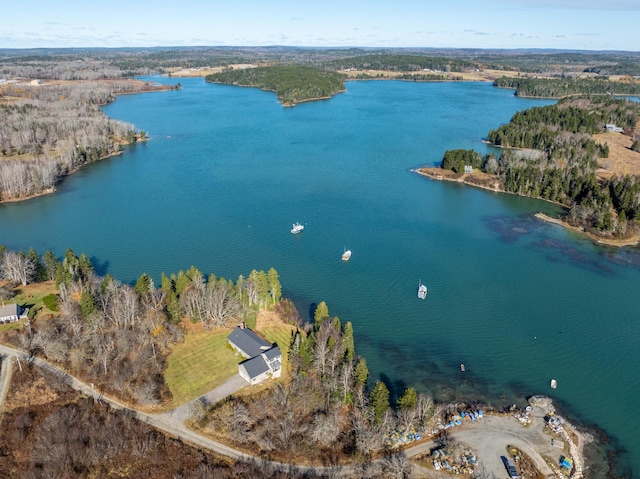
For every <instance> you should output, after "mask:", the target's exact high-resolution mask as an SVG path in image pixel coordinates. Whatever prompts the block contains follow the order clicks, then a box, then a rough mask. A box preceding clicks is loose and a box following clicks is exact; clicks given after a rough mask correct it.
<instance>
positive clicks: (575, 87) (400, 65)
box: [0, 47, 640, 201]
mask: <svg viewBox="0 0 640 479" xmlns="http://www.w3.org/2000/svg"><path fill="white" fill-rule="evenodd" d="M636 60H637V58H636V55H635V54H633V53H629V52H617V53H615V54H613V53H612V54H608V55H604V54H601V53H597V52H584V53H575V52H558V53H548V52H542V53H527V52H518V53H517V54H514V53H512V52H509V51H506V50H497V51H475V50H451V49H446V50H437V49H360V48H351V49H337V48H335V49H300V48H293V47H254V48H250V47H230V48H223V47H219V48H215V47H199V48H196V47H184V48H155V49H148V50H145V51H137V50H135V49H121V50H118V49H113V50H108V49H107V50H105V49H34V50H24V51H22V50H20V51H14V50H6V49H4V50H2V49H0V119H1V120H2V121H0V201H17V200H21V199H26V198H31V197H34V196H38V195H40V194H43V193H47V192H51V191H54V189H55V185H56V183H57V182H58V181H59V180H60V178H62V177H63V176H64V175H67V174H69V173H72V172H74V171H76V170H77V169H78V168H80V167H82V166H83V165H84V164H87V163H90V162H92V161H96V160H98V159H101V158H105V157H108V156H111V155H114V154H118V153H119V152H120V151H121V149H122V145H123V144H127V143H133V142H135V141H138V140H139V139H141V138H144V136H145V133H144V132H143V131H137V130H136V128H135V126H133V125H129V124H126V123H123V122H119V121H114V120H110V119H108V118H106V116H105V115H104V114H103V113H102V112H101V111H100V109H99V106H100V105H103V104H105V103H108V102H109V101H113V99H114V97H115V95H118V94H123V93H135V92H141V91H149V90H157V89H159V88H161V87H159V86H157V85H150V84H148V83H146V84H144V83H143V84H138V83H136V82H133V81H132V80H131V78H132V77H133V76H135V75H143V74H144V75H148V74H151V73H164V74H169V73H171V71H172V69H175V68H201V67H205V66H221V67H228V71H223V72H221V73H218V74H215V75H212V76H210V77H207V81H212V82H220V83H225V84H235V85H244V86H256V87H259V88H263V89H267V90H272V91H275V92H276V94H277V96H278V98H279V99H280V100H281V101H282V103H283V104H285V105H287V106H291V105H295V104H296V103H298V102H302V101H309V100H313V99H320V98H329V97H331V96H332V95H334V94H336V93H338V92H340V91H342V90H344V88H345V86H344V85H345V79H346V76H345V75H344V74H343V73H340V72H339V70H341V71H347V70H358V69H363V72H361V73H360V74H359V75H356V78H360V79H375V78H380V75H382V73H378V74H375V75H373V76H372V75H371V74H369V73H366V72H367V71H374V72H375V71H379V72H388V73H389V75H391V76H389V78H395V79H398V80H405V81H456V80H461V79H462V77H461V76H459V74H460V73H461V72H470V71H479V70H482V69H485V68H491V69H497V70H504V71H509V72H513V71H514V70H518V69H519V70H522V71H523V72H529V74H544V75H546V76H551V77H552V78H551V79H536V78H523V77H518V78H515V79H513V78H512V79H509V78H506V77H505V78H501V79H498V80H496V82H495V83H494V85H495V86H501V87H509V88H517V92H518V94H521V95H531V96H554V97H555V96H559V95H564V94H576V93H580V92H583V91H584V90H588V92H589V93H594V92H598V93H602V92H607V93H612V92H613V93H615V94H633V93H634V92H635V93H636V94H637V92H638V89H639V88H640V87H639V86H638V85H639V83H638V81H637V80H634V79H633V78H631V77H629V79H626V80H625V79H623V80H622V81H615V82H614V81H611V80H610V79H609V77H608V76H607V75H610V74H614V73H615V74H617V75H625V74H626V75H628V76H631V75H635V74H636V73H637V68H635V67H634V65H636V62H635V61H636ZM237 63H255V64H258V65H269V66H261V67H258V68H250V69H233V68H231V67H230V65H233V64H237ZM452 73H453V75H452ZM585 73H586V74H589V75H591V76H594V75H595V77H596V78H587V79H581V78H573V77H574V76H577V75H582V74H585ZM554 77H555V78H554ZM385 78H386V77H385ZM162 88H167V87H166V86H165V87H162Z"/></svg>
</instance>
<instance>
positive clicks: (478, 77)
mask: <svg viewBox="0 0 640 479" xmlns="http://www.w3.org/2000/svg"><path fill="white" fill-rule="evenodd" d="M340 73H343V74H345V75H347V79H350V80H353V79H355V78H357V77H358V75H363V74H364V75H369V76H370V77H374V78H376V77H379V78H380V79H394V78H396V77H399V76H401V75H442V76H443V77H444V78H445V80H446V79H451V80H453V79H455V78H462V80H463V81H487V82H489V81H490V82H492V81H493V80H495V79H496V78H498V77H502V76H509V77H515V76H518V75H519V73H518V72H513V71H504V70H474V71H468V72H441V71H433V70H422V71H411V72H391V71H387V70H351V69H349V70H341V71H340Z"/></svg>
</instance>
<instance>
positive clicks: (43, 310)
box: [0, 281, 58, 319]
mask: <svg viewBox="0 0 640 479" xmlns="http://www.w3.org/2000/svg"><path fill="white" fill-rule="evenodd" d="M7 285H8V283H7V282H6V281H0V286H7ZM13 291H14V292H15V293H16V295H15V296H14V297H13V298H12V299H10V300H8V301H6V302H8V303H17V304H19V305H20V306H23V307H26V308H29V309H34V308H35V310H36V311H37V312H38V313H37V314H38V315H37V317H36V319H38V318H45V317H47V316H48V315H52V314H58V313H55V312H53V311H50V310H49V309H48V308H47V307H46V306H45V305H44V303H43V302H42V298H44V297H45V296H47V295H48V294H52V293H53V294H57V293H58V288H57V287H56V282H55V281H44V282H41V283H31V284H28V285H26V286H22V285H20V286H16V287H15V288H13Z"/></svg>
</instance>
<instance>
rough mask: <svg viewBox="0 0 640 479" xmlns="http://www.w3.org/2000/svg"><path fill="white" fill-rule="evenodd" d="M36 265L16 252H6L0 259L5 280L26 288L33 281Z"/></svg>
mask: <svg viewBox="0 0 640 479" xmlns="http://www.w3.org/2000/svg"><path fill="white" fill-rule="evenodd" d="M35 273H36V265H35V263H34V262H33V261H31V260H30V259H29V258H27V257H26V256H25V255H22V254H20V253H18V252H16V251H10V250H7V251H5V252H4V253H3V254H2V256H1V257H0V274H2V277H3V278H4V279H7V280H9V281H11V282H13V283H20V284H22V286H26V285H27V284H29V283H30V282H31V281H32V280H33V276H34V275H35Z"/></svg>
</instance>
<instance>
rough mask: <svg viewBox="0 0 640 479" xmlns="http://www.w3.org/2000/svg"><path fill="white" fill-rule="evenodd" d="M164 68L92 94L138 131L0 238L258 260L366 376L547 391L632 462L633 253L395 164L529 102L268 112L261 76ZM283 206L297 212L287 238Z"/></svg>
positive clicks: (247, 267)
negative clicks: (157, 74) (240, 84)
mask: <svg viewBox="0 0 640 479" xmlns="http://www.w3.org/2000/svg"><path fill="white" fill-rule="evenodd" d="M155 80H157V81H172V80H167V79H157V78H156V79H155ZM173 82H175V81H173ZM180 83H181V84H182V85H183V90H181V91H171V92H162V93H150V94H143V95H130V96H124V97H120V98H118V99H117V101H116V102H114V103H113V104H111V105H108V106H107V107H105V112H106V113H107V114H108V115H109V116H111V117H113V118H117V119H122V120H125V121H128V122H131V123H133V124H135V125H136V126H137V128H139V129H143V130H145V131H147V132H149V135H150V141H149V142H148V143H146V144H140V145H135V146H133V147H131V148H128V149H127V150H126V152H125V154H124V155H121V156H119V157H116V158H112V159H109V160H106V161H103V162H100V163H97V164H94V165H91V166H89V167H87V168H85V169H83V170H82V171H80V172H79V173H77V174H75V175H73V176H71V177H69V178H67V179H66V180H65V181H64V182H63V183H62V184H61V185H60V187H59V190H58V192H57V193H56V194H54V195H50V196H47V197H43V198H38V199H35V200H31V201H28V202H23V203H18V204H8V205H0V244H5V245H7V246H8V247H9V248H12V249H22V248H28V247H30V246H33V247H34V248H35V249H36V250H37V251H39V252H40V253H44V251H46V250H47V249H51V250H52V251H53V252H54V253H56V254H57V255H58V256H62V255H63V254H64V251H65V249H66V248H72V249H73V250H74V251H76V252H77V253H80V252H86V253H87V254H89V255H90V256H92V259H93V261H94V264H96V265H97V269H98V271H99V272H100V273H101V274H104V273H107V272H109V273H111V274H112V275H114V276H115V277H117V278H119V279H120V280H122V281H125V282H133V281H135V279H136V278H137V277H138V276H139V275H140V274H141V273H142V272H147V273H149V274H150V275H152V276H153V277H154V278H156V279H157V280H159V277H160V273H161V272H166V273H171V272H177V271H178V270H180V269H187V268H189V267H190V266H191V265H195V266H197V267H198V268H199V269H200V270H201V271H203V272H204V273H205V274H208V273H215V274H216V275H218V276H224V277H227V278H232V279H234V280H235V279H236V278H237V277H238V275H240V274H243V275H245V276H246V275H247V274H248V273H249V272H250V271H251V270H252V269H254V268H255V269H264V270H267V269H268V268H269V267H271V266H273V267H275V268H276V269H277V270H278V272H279V273H280V276H281V282H282V284H283V287H284V294H285V295H286V296H289V297H291V298H293V299H294V301H295V302H296V304H297V306H298V308H299V309H300V311H301V313H302V314H303V315H305V316H306V315H307V314H308V311H309V310H310V308H312V305H313V304H315V303H317V302H320V301H326V302H327V304H328V305H329V311H330V313H331V314H332V315H337V316H339V317H340V319H341V320H342V321H343V322H344V321H347V320H349V321H352V322H353V324H354V328H355V334H356V341H357V348H358V352H359V353H360V354H362V355H364V356H365V357H366V358H367V361H368V364H369V368H370V370H371V372H372V375H373V379H377V378H383V379H384V380H385V381H386V382H387V383H388V384H389V385H390V387H391V389H392V391H393V392H395V393H401V392H402V390H403V388H404V387H406V386H415V387H416V388H417V389H419V390H421V391H428V392H430V393H431V394H432V395H434V396H435V397H436V398H438V399H441V400H446V401H452V400H455V401H463V400H468V399H482V400H490V401H492V402H494V403H499V404H511V403H514V402H515V403H518V404H520V405H522V404H524V398H525V397H526V396H528V395H531V394H547V395H550V396H552V397H553V398H555V399H556V401H557V403H558V404H561V405H562V406H564V407H565V409H566V411H567V412H569V413H570V414H571V417H572V418H573V419H576V420H579V421H582V422H585V423H588V424H596V425H597V426H599V427H600V428H602V429H604V430H605V431H606V432H607V433H608V434H609V435H610V436H611V437H612V438H613V442H612V444H613V446H614V447H624V448H626V449H627V453H626V454H624V455H622V456H621V459H620V464H619V466H620V470H622V471H624V472H627V473H629V474H631V471H632V470H633V471H638V470H640V439H638V437H639V434H638V432H637V431H638V430H640V418H639V416H638V415H637V414H635V410H636V402H635V401H636V399H637V398H638V397H640V379H638V378H639V377H640V365H639V362H638V355H639V354H638V353H639V351H640V348H638V346H637V338H638V336H639V333H640V318H639V312H640V295H638V286H639V285H640V253H639V251H638V250H637V249H625V250H620V251H615V250H610V249H605V248H601V247H598V246H596V245H594V244H592V243H591V242H589V241H587V240H585V239H583V238H581V237H579V236H576V235H574V234H572V233H570V232H567V231H565V230H563V229H561V228H559V227H557V226H553V225H547V224H543V223H540V222H538V221H536V220H535V219H534V218H533V216H532V215H533V213H535V212H537V211H544V212H548V213H554V212H557V208H556V207H555V206H553V205H549V204H546V203H543V202H539V201H534V200H529V199H524V198H518V197H514V196H509V195H499V194H494V193H491V192H487V191H482V190H478V189H474V188H471V187H465V186H462V185H457V184H451V183H441V182H437V181H431V180H428V179H425V178H422V177H420V176H418V175H417V174H415V173H413V172H411V171H410V170H411V168H415V167H418V166H422V165H431V164H435V163H437V162H439V160H440V159H441V158H442V155H443V153H444V151H445V150H447V149H452V148H475V149H476V150H479V151H482V152H485V151H488V149H487V148H488V147H487V146H486V145H484V144H482V143H481V141H480V140H481V139H482V138H483V137H484V136H485V135H486V133H487V132H488V131H489V130H490V129H491V128H494V127H496V126H498V125H499V124H501V123H505V122H507V121H508V120H509V118H510V117H511V115H512V114H513V113H514V112H515V111H516V110H521V109H525V108H529V107H531V106H535V105H542V104H548V103H549V102H548V101H539V100H536V101H534V100H525V99H518V98H516V97H514V96H513V94H512V92H510V91H507V90H497V89H494V88H492V87H491V86H490V85H487V84H475V83H464V84H426V83H402V82H362V83H360V82H351V83H348V85H347V91H346V92H345V93H342V94H340V95H338V96H336V97H334V98H333V99H331V100H328V101H320V102H312V103H305V104H301V105H298V106H296V107H295V108H282V107H281V106H280V105H279V104H278V102H277V101H276V98H275V96H274V95H273V94H272V93H268V92H260V91H258V90H255V89H245V88H234V87H227V86H220V85H211V84H206V83H205V82H204V81H203V80H201V79H180ZM294 221H300V222H301V223H303V224H305V226H306V228H305V231H304V232H303V233H302V234H300V235H297V236H293V235H291V234H290V233H289V229H290V228H291V223H293V222H294ZM344 247H346V248H350V249H351V250H352V251H353V256H352V259H351V261H349V262H348V263H343V262H341V260H340V255H341V253H342V251H343V248H344ZM419 279H422V281H423V282H425V283H426V284H427V286H428V287H429V294H428V298H427V300H426V301H420V300H419V299H417V297H416V288H417V284H418V280H419ZM460 363H464V364H465V366H466V372H465V373H462V372H460V370H459V365H460ZM552 378H555V379H556V380H557V381H558V388H557V389H555V390H551V389H550V387H549V381H550V380H551V379H552ZM601 474H602V470H601V469H600V468H599V467H598V466H596V467H594V468H593V469H592V471H591V475H588V477H598V476H600V475H601Z"/></svg>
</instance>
